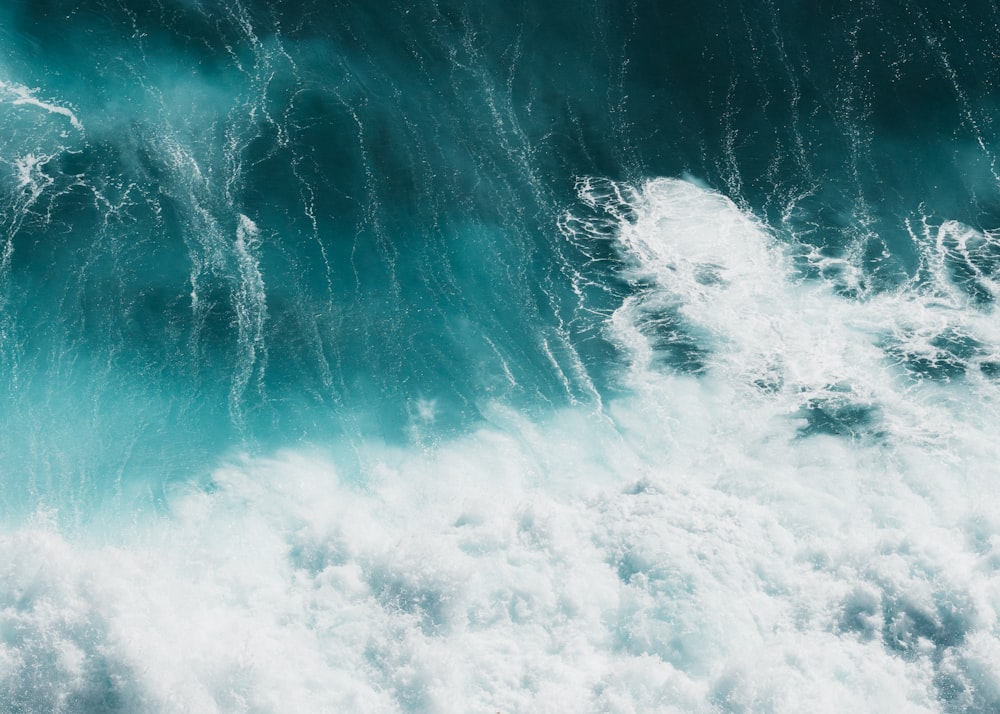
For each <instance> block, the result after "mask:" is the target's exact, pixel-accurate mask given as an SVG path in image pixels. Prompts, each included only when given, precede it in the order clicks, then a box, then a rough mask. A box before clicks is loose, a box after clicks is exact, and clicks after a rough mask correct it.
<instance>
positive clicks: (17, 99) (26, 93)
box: [0, 80, 83, 132]
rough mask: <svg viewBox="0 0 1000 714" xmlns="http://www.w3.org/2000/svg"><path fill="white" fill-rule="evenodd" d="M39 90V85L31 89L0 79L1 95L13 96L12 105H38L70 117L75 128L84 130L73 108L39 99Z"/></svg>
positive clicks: (40, 107)
mask: <svg viewBox="0 0 1000 714" xmlns="http://www.w3.org/2000/svg"><path fill="white" fill-rule="evenodd" d="M38 91H39V89H38V88H37V87H36V88H35V89H29V88H28V87H25V86H24V85H21V84H10V83H8V82H4V81H3V80H0V96H3V95H7V96H9V97H13V100H12V101H11V102H10V103H11V104H12V105H14V106H24V105H28V106H33V107H37V108H39V109H44V110H45V111H47V112H49V113H50V114H59V115H60V116H64V117H66V118H67V119H69V123H70V124H71V125H72V126H73V128H74V129H76V130H77V131H79V132H82V131H83V124H82V123H81V122H80V120H79V119H77V116H76V114H74V113H73V111H72V110H71V109H69V108H67V107H63V106H60V105H58V104H52V103H50V102H45V101H42V100H41V99H38V98H37V97H36V96H35V93H36V92H38Z"/></svg>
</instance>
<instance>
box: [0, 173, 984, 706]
mask: <svg viewBox="0 0 1000 714" xmlns="http://www.w3.org/2000/svg"><path fill="white" fill-rule="evenodd" d="M626 195H628V198H627V202H628V203H629V206H630V210H629V211H627V212H623V213H621V218H620V225H619V226H618V230H617V232H616V233H615V235H616V236H618V238H617V240H619V241H620V242H619V248H620V250H621V251H622V257H623V260H624V262H625V264H626V265H627V268H626V269H627V270H628V271H630V273H631V274H632V275H634V276H635V279H636V281H637V282H639V280H640V278H641V284H642V286H643V287H642V289H641V291H640V292H639V293H637V296H636V297H634V298H630V299H629V300H628V301H626V303H625V305H623V307H622V308H621V309H620V310H619V311H618V312H617V313H616V315H615V318H614V320H613V324H612V326H611V327H610V328H609V329H610V330H611V334H612V335H617V337H618V339H619V340H620V341H622V343H623V344H624V345H626V346H628V348H629V349H631V350H632V353H633V355H634V361H633V365H632V368H631V372H630V377H629V379H630V380H631V381H632V383H633V385H634V386H635V387H636V390H635V394H634V396H632V397H629V398H622V399H619V400H617V401H612V402H608V403H606V404H605V410H604V412H603V413H601V414H594V413H591V412H589V411H588V410H587V409H586V408H584V407H579V408H573V409H567V410H564V411H561V412H559V413H556V414H554V415H552V416H551V417H550V418H548V419H545V420H542V421H534V422H533V421H530V420H528V419H526V418H525V417H523V416H522V415H518V414H516V413H512V412H510V411H508V410H505V409H503V408H501V407H495V408H493V409H492V410H491V411H490V412H489V416H488V423H486V424H484V426H483V427H482V428H481V429H479V430H478V431H476V432H475V433H472V434H469V435H467V436H464V437H462V438H458V439H455V440H453V441H451V442H448V443H443V444H441V445H439V446H437V447H435V448H433V449H424V448H421V449H416V448H414V449H403V448H395V447H389V446H385V445H377V444H368V445H367V446H365V447H363V448H362V453H361V461H362V462H363V463H365V464H368V465H369V472H368V473H367V474H365V478H364V479H363V480H361V481H360V482H354V481H351V482H348V481H345V480H343V479H342V478H341V477H340V475H339V474H338V469H337V467H336V465H335V464H334V463H332V462H331V460H329V459H327V458H324V457H321V456H318V455H309V454H303V453H294V452H288V453H281V454H277V455H276V456H275V457H274V458H271V459H236V460H234V461H233V462H232V463H231V464H230V465H228V466H225V467H223V468H220V469H218V470H217V471H216V473H215V474H214V477H213V482H212V486H211V488H206V489H195V488H191V489H187V490H185V489H178V490H177V491H175V492H174V494H173V497H172V500H171V504H170V509H169V513H168V514H166V515H165V516H162V517H158V518H154V519H151V520H148V521H144V522H143V523H142V524H140V525H139V526H136V528H135V529H134V531H133V532H131V533H130V534H128V535H125V536H122V537H120V538H117V539H116V542H114V543H113V544H107V543H105V544H95V543H90V544H87V543H86V542H84V540H82V539H79V538H77V539H74V540H70V539H68V538H67V537H66V536H63V535H60V534H59V533H58V530H57V529H56V528H55V527H54V526H53V525H51V523H50V522H49V520H47V519H46V517H45V516H44V514H43V515H40V516H39V518H38V519H37V521H36V522H35V523H33V524H31V525H29V526H26V527H23V528H21V529H20V530H18V531H17V532H14V533H10V534H8V535H7V536H5V537H4V538H3V539H2V540H0V562H2V563H4V564H5V566H4V568H3V570H2V571H0V577H2V584H0V701H3V702H6V703H7V706H8V708H9V710H11V711H66V712H76V711H89V710H98V709H100V708H101V707H103V708H104V710H110V711H117V710H120V711H139V712H174V711H194V712H233V711H247V712H250V711H254V712H271V711H274V712H277V711H385V712H392V711H413V712H469V711H484V712H496V711H500V712H567V711H573V712H577V711H580V712H584V711H594V712H598V711H600V712H653V711H656V712H705V713H708V712H763V711H770V712H802V711H808V712H818V713H822V712H831V713H833V712H838V713H839V712H843V711H858V712H883V711H894V712H914V713H916V712H945V711H969V712H986V711H995V710H996V707H997V706H998V705H1000V675H998V671H1000V670H998V669H997V667H996V662H997V661H998V657H1000V622H998V619H997V611H998V609H1000V578H998V575H997V572H998V567H1000V498H998V495H1000V494H998V490H1000V487H998V480H997V476H996V474H997V470H996V469H997V467H996V464H997V463H998V462H1000V453H998V452H1000V446H998V444H997V443H996V440H995V438H994V434H995V433H996V427H997V423H998V422H997V413H996V385H995V384H994V383H993V382H992V381H990V379H988V378H986V377H985V376H983V375H984V374H985V373H984V372H981V371H980V370H977V369H976V368H975V365H976V364H978V362H976V360H979V359H982V357H981V356H977V355H978V353H976V354H974V355H972V356H969V355H968V354H965V353H963V354H965V356H964V357H963V356H961V355H957V354H955V353H957V352H961V350H959V349H958V348H956V347H955V346H954V344H952V342H955V341H954V340H953V341H952V342H947V340H945V341H942V340H940V339H936V338H939V337H940V336H941V335H943V334H944V335H954V334H956V333H957V332H962V334H970V335H975V338H976V340H977V341H978V343H980V344H981V345H984V347H982V350H985V351H989V349H992V348H993V347H995V346H996V345H998V344H1000V339H997V338H998V335H997V334H996V331H995V328H993V327H992V326H991V322H992V320H991V319H990V317H991V315H990V314H989V313H988V312H987V311H986V308H983V307H982V306H981V305H979V306H977V304H976V301H975V300H974V299H972V298H969V297H967V295H966V294H965V293H964V292H959V293H956V294H954V295H951V297H950V298H949V297H948V296H947V295H944V294H943V292H942V290H940V289H938V288H935V287H934V285H933V282H932V283H929V287H928V288H927V289H926V290H925V289H924V288H921V289H917V288H916V287H911V288H908V289H907V290H906V291H901V292H900V293H898V294H895V295H888V296H883V297H881V298H876V299H872V300H870V301H868V302H857V301H851V300H846V299H844V298H841V297H838V296H837V295H836V294H835V293H834V292H833V290H832V289H830V288H829V287H827V286H825V285H822V284H815V283H809V282H805V281H800V280H798V279H796V278H795V277H794V274H793V272H792V270H791V266H790V264H789V262H788V261H787V260H786V259H785V258H784V257H783V253H782V251H781V249H780V247H779V246H778V245H776V244H775V242H774V241H772V240H771V239H770V237H769V233H768V231H767V230H766V228H765V227H764V226H762V225H760V224H759V223H758V222H757V221H755V220H753V219H752V218H751V217H749V216H746V215H745V214H742V213H741V212H740V211H739V210H738V209H736V207H735V206H734V205H733V204H732V203H730V202H729V201H728V200H727V199H725V198H724V197H721V196H719V195H718V194H715V193H713V192H711V191H709V190H707V189H705V188H702V187H696V186H692V185H690V184H685V183H682V182H673V181H657V182H651V183H649V184H647V185H645V186H641V187H636V188H634V189H631V190H630V191H626V190H624V189H623V190H622V191H621V193H620V196H626ZM584 200H585V201H586V200H587V198H586V196H585V197H584ZM595 200H598V199H595ZM616 200H618V199H616ZM966 244H968V242H967V243H966ZM948 275H950V274H947V275H944V277H943V278H942V279H948V280H950V279H951V278H949V277H948ZM651 303H655V305H653V307H656V308H657V309H659V308H663V309H664V310H666V309H667V308H669V309H670V310H672V311H673V313H672V314H673V315H674V318H676V330H681V331H683V330H687V331H689V332H690V333H691V334H693V335H694V336H695V337H694V339H697V340H700V341H701V343H702V344H703V348H704V349H703V354H704V356H703V358H702V362H703V364H702V366H701V367H700V368H699V369H697V370H685V369H675V368H672V367H670V365H669V363H667V364H666V365H665V364H662V363H657V362H656V360H654V359H652V358H651V356H650V355H651V354H652V353H655V352H657V351H658V350H661V349H664V347H663V343H662V340H661V341H659V342H658V341H657V339H654V337H655V336H654V337H651V336H650V335H653V333H652V332H650V330H649V329H647V323H648V320H649V316H650V314H651V313H652V308H651V307H650V304H651ZM643 304H645V309H643ZM674 318H671V319H674ZM644 321H645V322H644ZM672 329H673V328H672ZM949 330H950V332H949ZM941 345H944V347H942V346H941ZM949 345H951V346H950V347H949ZM982 350H981V351H982ZM941 351H944V352H948V353H949V354H951V355H952V357H955V359H959V360H964V362H963V364H965V365H966V371H965V373H961V372H959V371H955V370H952V371H950V372H949V371H948V370H947V369H945V371H944V372H943V374H944V376H947V377H949V378H950V381H949V380H948V379H944V378H943V377H942V373H939V372H935V371H934V370H933V369H932V366H933V365H931V366H928V363H926V362H923V361H921V360H922V359H925V358H928V359H929V358H930V357H931V356H933V354H937V352H941ZM942 359H943V358H942ZM765 367H766V369H767V370H769V372H768V373H767V374H765V375H763V376H762V375H761V371H762V370H763V369H765ZM765 378H766V379H767V380H770V381H765ZM838 400H839V401H838ZM845 405H846V406H845ZM859 405H860V406H863V407H865V408H867V409H868V410H869V411H864V410H861V411H860V412H858V411H855V412H851V411H850V410H849V409H848V411H847V412H846V415H844V414H841V417H840V420H841V422H842V423H841V424H840V426H843V428H839V427H838V422H837V417H836V414H837V413H838V412H837V410H838V409H842V408H848V407H858V406H859ZM817 410H819V411H820V412H822V413H823V414H826V415H827V416H828V417H830V419H832V420H833V422H832V423H827V422H824V421H823V420H822V419H820V418H819V417H818V416H817V414H816V411H817ZM823 410H826V411H823ZM831 414H832V415H833V416H831ZM858 414H862V415H864V414H868V417H867V422H866V420H865V419H860V421H862V422H865V424H862V425H861V426H857V427H856V429H855V430H854V431H852V430H851V429H849V428H847V426H849V425H850V423H853V422H854V421H859V419H858V418H857V416H858ZM810 425H812V427H814V428H810ZM817 425H818V426H817ZM88 707H89V709H88Z"/></svg>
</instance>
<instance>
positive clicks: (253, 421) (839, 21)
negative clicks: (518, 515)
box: [0, 0, 1000, 502]
mask: <svg viewBox="0 0 1000 714" xmlns="http://www.w3.org/2000/svg"><path fill="white" fill-rule="evenodd" d="M0 21H2V26H3V30H2V31H0V43H2V45H3V49H4V56H5V57H6V59H5V60H4V63H3V64H2V65H0V68H2V72H3V74H2V75H0V81H2V82H3V83H4V85H2V87H3V88H2V90H0V100H2V101H0V137H2V138H0V156H2V168H3V175H2V176H0V182H2V190H3V198H2V201H3V213H2V219H0V222H2V227H3V233H4V234H3V241H4V244H3V245H4V246H5V248H4V251H5V252H4V254H3V263H2V277H0V307H2V324H0V339H2V341H0V370H2V372H3V380H2V386H0V393H2V403H3V407H2V412H0V432H2V434H3V436H2V437H0V457H2V458H3V461H4V463H5V464H7V465H8V473H9V474H15V473H17V474H29V475H30V477H29V478H28V480H29V482H30V486H29V488H28V491H29V496H30V499H29V500H32V501H34V500H37V499H43V500H44V499H46V498H49V497H50V496H51V494H61V495H59V496H55V497H54V498H55V500H56V501H61V500H63V499H64V498H67V499H68V500H69V501H71V502H82V501H86V499H88V498H90V497H92V496H95V495H96V496H97V497H99V498H104V497H106V496H107V491H106V488H107V484H108V483H111V482H114V483H116V484H117V486H116V489H117V492H118V493H121V492H123V491H127V490H128V488H129V486H128V484H129V482H130V479H132V478H134V477H135V476H136V475H137V474H148V473H156V474H157V475H158V477H159V476H168V477H173V476H188V475H190V474H192V473H197V472H200V471H202V470H204V469H205V468H206V464H208V463H211V462H212V461H213V460H214V459H216V458H218V456H219V454H220V453H222V452H224V451H226V450H228V449H231V448H244V449H249V450H251V451H254V450H257V449H268V448H274V447H277V446H287V445H294V444H302V443H314V444H329V443H331V441H332V440H335V439H340V440H343V439H345V438H346V441H347V442H350V440H351V439H354V438H358V437H360V436H364V437H366V438H382V439H387V440H390V441H403V442H416V443H424V442H433V441H435V440H437V439H439V438H441V437H443V436H447V435H449V434H454V433H457V432H460V431H462V430H464V429H466V428H467V427H469V426H470V425H472V424H475V423H476V422H477V420H478V419H480V418H481V409H482V407H483V405H484V404H486V403H488V402H490V401H493V400H499V401H501V402H503V403H507V404H512V405H514V406H516V407H518V408H520V409H523V410H526V411H528V412H532V411H545V410H547V409H550V408H551V407H553V406H559V405H564V404H570V403H586V404H596V403H598V402H599V401H600V400H601V399H602V398H606V397H608V396H611V395H613V394H615V393H616V390H617V389H619V387H618V380H617V374H618V372H619V370H620V367H621V355H620V354H619V353H618V348H617V347H616V346H615V345H614V344H612V342H610V341H609V340H608V339H607V335H606V333H605V331H604V330H603V327H602V326H603V320H604V319H605V318H606V316H607V315H608V314H609V313H610V311H612V310H614V309H615V308H616V307H617V306H618V305H620V304H621V300H622V299H623V297H624V296H625V295H627V294H629V293H631V292H633V291H635V290H641V289H642V286H637V285H631V284H628V283H627V282H625V281H623V280H622V279H621V277H620V276H619V274H618V271H617V269H616V265H615V262H616V256H615V254H614V251H613V250H612V248H611V247H610V246H608V247H606V248H603V247H601V246H590V247H589V248H588V249H587V251H584V250H582V249H581V248H580V247H579V246H577V245H574V243H573V241H569V240H567V239H566V236H565V235H564V234H563V233H561V232H560V230H559V226H560V221H561V220H563V219H564V217H565V215H566V213H567V211H570V212H572V211H580V210H583V209H582V208H581V207H580V206H579V201H578V198H577V195H576V188H575V185H576V181H577V179H578V178H579V177H583V176H601V177H608V178H611V179H615V180H624V181H640V180H642V179H645V178H648V177H653V176H680V175H691V176H693V177H695V178H697V179H699V180H701V181H703V182H705V183H706V184H707V185H709V186H711V187H713V188H715V189H718V190H719V191H721V192H722V193H724V194H725V195H727V196H729V197H731V198H732V199H733V200H734V201H736V202H737V204H738V205H740V206H741V207H743V208H745V209H747V210H749V211H752V212H753V213H755V214H756V215H758V216H759V217H761V218H762V219H763V220H765V221H766V222H767V223H768V224H769V225H771V226H772V227H773V228H774V230H775V231H776V233H777V235H778V236H779V237H780V238H781V239H782V240H785V241H787V242H789V243H795V244H800V245H801V246H804V248H803V249H801V250H800V252H802V253H803V254H804V253H807V252H809V250H810V249H814V251H815V254H817V255H821V256H827V257H834V258H842V257H843V258H847V259H849V261H852V262H854V263H856V264H857V265H859V266H861V267H862V268H863V279H862V280H861V281H860V282H859V283H858V284H856V285H852V286H848V287H846V288H845V289H844V294H845V295H846V296H848V297H849V298H851V299H863V298H864V296H865V295H866V294H869V293H871V292H872V291H880V290H887V289H892V288H894V287H895V286H898V285H899V284H901V283H902V282H903V281H905V280H907V279H909V278H911V277H913V276H917V275H918V274H919V270H920V255H921V250H920V246H919V240H920V238H921V236H923V235H924V234H919V235H918V234H917V233H915V232H914V230H913V227H914V226H922V225H924V224H927V225H930V226H936V225H938V224H940V223H941V222H943V221H944V220H956V221H960V222H962V223H965V224H967V225H969V226H972V227H975V228H983V229H992V228H998V227H1000V196H998V192H997V167H996V161H995V146H994V144H995V138H994V137H995V134H996V131H995V122H996V116H997V112H996V107H995V100H994V87H995V84H996V80H997V73H998V72H1000V65H998V63H997V62H996V61H995V59H996V57H997V50H998V44H1000V39H998V37H1000V33H998V25H1000V11H998V8H997V7H996V5H995V4H994V3H991V2H977V3H965V4H958V5H956V6H946V5H945V4H941V3H916V2H871V1H869V2H862V3H838V2H826V3H820V4H815V3H813V4H803V3H795V2H727V3H719V4H715V5H711V6H705V5H704V4H703V3H693V2H679V3H658V2H631V3H616V2H606V1H598V2H585V3H581V4H575V5H572V6H568V5H565V4H553V3H535V2H510V3H485V2H483V3H480V2H436V3H408V2H396V3H374V4H373V3H352V2H320V1H319V0H306V1H304V2H276V1H270V2H263V1H261V2H243V3H238V2H237V3H232V2H211V1H208V0H204V1H202V2H199V1H198V0H161V1H160V2H132V1H131V0H89V1H87V2H65V1H59V0H48V1H44V2H17V3H14V4H8V5H7V6H6V9H4V10H2V11H0ZM25 97H30V98H31V99H32V100H33V101H24V100H25ZM42 105H44V106H42ZM601 251H604V252H601ZM984 256H986V258H988V259H989V260H991V261H992V260H994V256H992V254H989V255H986V253H984ZM984 265H985V269H987V270H992V263H989V264H988V265H987V264H984ZM803 270H804V271H805V273H807V274H809V273H810V271H812V272H813V273H816V270H815V265H814V263H810V262H808V261H806V262H805V263H804V264H803ZM819 272H822V271H819ZM826 277H828V278H829V277H830V276H829V275H827V276H826ZM581 286H582V287H581ZM574 288H576V289H574ZM983 296H984V297H983V301H984V303H989V302H990V301H991V299H992V298H991V295H990V294H989V292H988V291H985V292H983ZM671 334H673V333H671ZM677 334H678V335H680V337H678V339H679V340H680V341H679V342H677V341H676V340H675V342H677V344H676V345H674V346H673V347H671V345H667V347H666V348H665V354H666V355H667V359H668V361H669V360H670V359H673V358H672V357H670V355H671V354H673V353H676V359H677V360H679V361H680V363H683V364H680V363H679V364H678V368H679V369H688V370H690V371H693V372H698V371H699V369H700V366H699V364H700V360H701V358H702V353H703V349H702V347H700V346H699V345H698V344H696V343H692V344H688V343H687V342H685V340H688V341H690V336H688V335H682V334H681V333H677ZM668 341H669V340H668ZM671 344H673V343H671ZM671 350H673V352H672V351H671ZM692 360H694V361H693V362H692ZM688 362H690V363H691V364H687V363H688ZM915 368H916V369H922V368H921V367H919V366H917V367H915ZM928 369H930V368H928ZM819 413H820V412H816V414H819ZM825 413H826V412H823V414H825ZM824 418H825V419H826V421H822V422H821V423H820V422H816V424H813V423H812V422H810V424H811V426H810V427H809V428H810V429H818V430H821V431H829V430H831V429H834V430H835V426H830V424H834V425H836V424H837V423H839V421H838V420H839V419H840V417H839V416H835V417H830V418H826V417H824ZM831 420H832V421H831ZM836 428H839V427H836ZM66 474H73V476H72V477H71V478H67V477H66ZM110 474H114V475H115V476H114V478H111V477H110V476H109V475H110ZM9 478H12V477H9ZM17 478H18V480H19V481H20V480H21V479H22V476H18V477H17ZM6 498H8V499H11V498H13V499H15V500H17V499H19V498H21V497H20V496H16V497H14V496H10V495H8V496H6Z"/></svg>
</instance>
